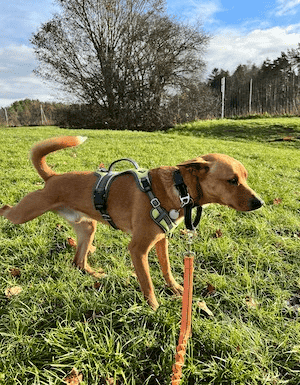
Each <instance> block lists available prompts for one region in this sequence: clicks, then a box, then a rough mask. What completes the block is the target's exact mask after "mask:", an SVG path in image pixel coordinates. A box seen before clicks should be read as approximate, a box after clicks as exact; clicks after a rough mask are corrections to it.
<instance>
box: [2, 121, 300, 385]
mask: <svg viewBox="0 0 300 385" xmlns="http://www.w3.org/2000/svg"><path fill="white" fill-rule="evenodd" d="M0 132H1V144H0V165H1V167H0V180H1V183H0V204H1V205H2V204H15V203H16V202H18V201H19V200H20V199H21V198H22V197H23V196H24V195H25V194H27V193H28V192H29V191H33V190H36V189H37V188H42V186H43V183H42V182H41V180H40V178H39V176H38V175H37V173H36V172H35V170H34V169H33V168H32V166H31V164H30V161H29V159H28V153H29V150H30V148H31V146H32V145H33V144H34V143H35V142H37V141H39V140H41V139H45V138H48V137H51V136H58V135H66V134H67V135H73V134H76V135H78V134H79V135H84V136H88V138H89V140H88V141H86V142H85V143H84V144H83V145H81V146H80V147H78V148H76V149H68V150H64V151H60V152H58V153H56V154H54V155H50V156H49V158H48V163H49V164H51V165H52V167H54V169H55V170H56V171H58V172H66V171H71V170H95V169H96V168H97V166H98V164H99V163H100V162H103V163H105V164H106V165H109V163H110V162H111V161H113V160H115V159H117V158H121V157H131V158H133V159H135V160H136V161H137V162H138V163H139V164H140V166H142V167H148V168H152V167H155V166H158V165H163V164H164V165H176V164H177V163H179V162H181V161H183V160H187V159H191V158H193V157H195V156H196V155H201V154H205V153H208V152H221V153H226V154H228V155H231V156H233V157H235V158H237V159H239V160H240V161H241V162H242V163H243V164H244V165H245V166H246V168H247V169H248V171H249V185H250V186H251V187H252V188H253V189H254V190H256V191H257V192H258V193H259V194H260V196H261V197H262V198H263V200H264V201H265V203H266V204H265V206H264V207H263V208H262V209H261V210H258V211H256V212H252V213H238V212H236V211H234V210H232V209H229V208H226V207H221V206H218V205H211V206H209V207H206V208H205V210H204V215H203V220H202V222H201V225H200V228H199V231H198V236H197V238H196V239H195V240H194V243H193V246H192V248H193V250H194V251H195V253H196V258H195V274H194V303H193V334H192V337H191V339H190V340H189V345H188V350H187V355H186V362H185V366H184V368H183V374H184V376H183V380H182V385H187V384H189V385H192V384H214V385H217V384H222V385H223V384H228V385H231V384H270V385H274V384H276V385H277V384H294V385H296V384H297V385H298V384H299V383H300V343H299V341H300V323H299V312H298V306H297V304H298V303H300V297H299V294H300V268H299V263H300V216H299V214H300V160H299V143H300V141H299V140H298V139H297V138H298V137H299V136H300V120H299V119H298V118H281V119H279V118H278V119H271V118H269V119H255V120H254V119H253V120H224V121H208V122H195V123H190V124H186V125H183V126H178V127H176V128H175V129H171V130H170V131H169V132H166V133H161V132H157V133H142V132H126V131H88V130H84V131H83V130H77V131H76V130H63V129H60V128H56V127H35V128H0ZM286 137H291V138H292V140H288V141H286V140H283V138H286ZM277 140H278V141H277ZM279 140H280V141H279ZM281 140H282V141H281ZM73 237H75V236H74V233H73V232H72V230H71V228H70V227H69V226H68V225H67V224H66V222H64V221H63V219H61V218H60V217H58V216H56V215H55V214H53V213H47V214H45V215H43V216H42V217H40V218H37V219H35V220H34V221H32V222H29V223H27V224H25V225H21V226H15V225H13V224H11V223H9V222H8V221H7V220H5V219H4V218H2V217H0V258H1V259H0V336H1V338H0V384H2V383H3V384H5V385H13V384H20V385H26V384H28V385H31V384H43V385H44V384H45V385H46V384H47V385H50V384H51V385H52V384H62V383H65V382H63V380H64V379H65V378H66V377H67V375H68V373H70V372H71V370H72V368H74V367H75V368H77V370H78V373H81V374H82V382H81V384H86V385H87V384H88V385H96V384H97V385H100V384H117V385H123V384H128V385H143V384H145V385H146V384H149V385H154V384H160V385H164V384H170V378H171V372H172V364H173V362H174V354H175V349H176V345H177V340H178V335H179V327H180V316H181V302H180V299H178V298H174V297H173V295H172V294H171V293H170V292H169V291H168V289H166V288H165V286H164V280H163V278H162V275H161V272H160V269H159V266H158V262H157V258H156V256H155V253H154V252H151V255H150V258H149V260H150V265H151V274H152V277H153V282H154V285H155V288H156V294H157V298H158V301H159V303H160V304H161V306H160V307H159V309H158V310H157V312H153V311H152V310H151V309H150V308H149V307H148V306H147V304H146V302H145V301H144V299H143V297H142V295H141V293H140V290H139V285H138V283H137V280H136V278H135V275H134V270H133V267H132V264H131V261H130V255H129V253H128V251H127V244H128V242H129V239H130V237H129V236H128V235H126V234H123V233H121V232H119V231H115V230H112V229H110V228H109V227H105V226H103V225H99V226H98V231H97V234H96V237H95V245H96V246H97V250H96V252H95V253H94V254H93V256H92V257H91V258H90V262H91V264H92V265H93V266H95V267H97V266H99V267H100V266H101V267H102V268H103V269H104V270H105V272H106V273H107V276H106V277H105V278H103V279H102V280H101V281H100V280H99V281H98V282H97V284H96V285H95V280H94V279H93V278H92V277H90V276H88V275H84V274H82V273H81V272H80V271H78V270H77V269H75V268H74V267H73V266H72V265H71V261H72V258H73V256H74V249H72V247H71V246H70V245H69V242H68V241H67V240H68V238H73ZM186 250H187V243H186V239H184V237H183V235H182V233H181V231H180V229H178V230H176V231H175V233H174V235H173V237H172V238H171V239H170V259H171V264H172V269H173V271H174V275H175V277H176V278H177V280H178V281H182V276H183V254H184V252H185V251H186ZM207 283H209V284H211V285H213V286H214V287H215V294H214V295H212V296H208V297H205V298H204V295H205V289H206V287H207ZM14 287H19V288H20V289H19V291H20V290H21V289H22V291H20V292H19V294H16V295H12V296H10V295H9V293H8V291H7V289H8V288H14ZM203 300H205V302H206V304H207V306H208V307H209V309H210V310H211V311H212V312H213V314H214V317H210V318H206V317H205V316H204V315H203V313H202V312H201V309H200V308H199V306H198V302H199V301H203Z"/></svg>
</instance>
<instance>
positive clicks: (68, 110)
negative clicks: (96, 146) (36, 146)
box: [0, 44, 300, 131]
mask: <svg viewBox="0 0 300 385" xmlns="http://www.w3.org/2000/svg"><path fill="white" fill-rule="evenodd" d="M223 77H225V79H226V86H225V117H233V116H245V115H248V114H265V113H268V114H270V115H282V114H293V115H300V44H299V46H298V48H297V49H291V50H288V52H287V53H284V52H283V53H281V56H280V57H278V58H277V59H275V60H273V61H271V60H268V59H267V60H265V61H264V62H263V64H262V65H261V66H260V67H258V66H256V65H239V66H238V67H237V68H236V70H235V71H234V73H233V74H232V75H230V73H229V72H228V71H226V70H223V69H217V68H216V69H214V70H213V71H212V73H211V75H210V76H209V77H208V80H207V81H206V82H196V81H195V80H194V81H190V83H189V84H188V85H186V87H185V89H184V91H182V92H179V93H176V94H174V95H173V96H168V97H165V98H163V99H162V101H161V106H160V108H159V109H158V113H157V116H156V117H155V121H156V123H157V124H156V125H154V124H153V123H152V119H150V118H149V120H148V122H149V124H147V119H146V118H145V119H143V121H142V122H141V123H140V124H139V122H137V123H136V124H135V125H134V126H133V127H132V128H131V129H136V130H146V131H154V130H161V129H166V128H169V127H172V126H174V125H175V124H177V123H184V122H187V121H192V120H198V119H212V118H219V117H220V116H221V79H222V78H223ZM7 122H8V125H9V126H34V125H57V126H60V127H74V128H90V129H128V124H125V123H124V124H122V123H120V119H115V120H114V119H112V118H111V116H110V115H109V114H108V113H107V110H106V109H105V108H102V107H101V106H99V105H98V104H63V103H42V102H40V101H38V100H29V99H26V100H21V101H17V102H14V103H13V104H12V105H11V106H10V107H8V108H6V109H0V125H6V124H7ZM145 122H146V123H145Z"/></svg>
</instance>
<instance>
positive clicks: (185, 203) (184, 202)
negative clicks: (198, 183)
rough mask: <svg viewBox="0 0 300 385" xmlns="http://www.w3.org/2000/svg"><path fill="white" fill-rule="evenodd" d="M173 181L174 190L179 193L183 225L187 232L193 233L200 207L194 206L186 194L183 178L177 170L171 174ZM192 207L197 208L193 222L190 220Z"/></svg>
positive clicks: (200, 211) (198, 219) (200, 213)
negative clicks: (182, 211)
mask: <svg viewBox="0 0 300 385" xmlns="http://www.w3.org/2000/svg"><path fill="white" fill-rule="evenodd" d="M173 180H174V184H175V187H176V189H177V190H178V192H179V199H180V202H181V207H182V208H184V223H185V226H186V228H187V229H188V230H192V231H194V230H195V229H196V227H197V226H198V225H199V222H200V220H201V215H202V206H195V204H194V202H193V200H192V198H191V196H190V194H189V193H188V188H187V186H186V184H185V183H184V180H183V177H182V175H181V173H180V171H179V170H175V171H174V173H173ZM194 207H197V213H196V217H195V220H194V221H193V220H192V210H193V208H194Z"/></svg>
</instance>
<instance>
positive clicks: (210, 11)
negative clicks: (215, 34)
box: [187, 0, 223, 25]
mask: <svg viewBox="0 0 300 385" xmlns="http://www.w3.org/2000/svg"><path fill="white" fill-rule="evenodd" d="M190 4H191V5H192V9H191V10H190V12H188V15H187V16H188V17H189V21H190V23H193V22H194V21H196V20H197V19H200V20H201V21H202V22H203V23H205V25H207V24H211V23H214V22H215V21H216V20H215V14H216V13H218V12H221V11H222V10H223V7H222V5H221V3H220V1H218V0H207V1H201V0H191V2H190Z"/></svg>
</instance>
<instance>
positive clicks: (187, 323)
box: [171, 208, 202, 385]
mask: <svg viewBox="0 0 300 385" xmlns="http://www.w3.org/2000/svg"><path fill="white" fill-rule="evenodd" d="M201 213H202V208H201ZM201 213H200V218H201ZM200 218H198V219H199V221H200ZM194 223H195V222H194ZM198 223H199V222H198ZM187 234H188V252H187V253H186V255H185V257H184V283H183V296H182V311H181V325H180V334H179V339H178V345H177V348H176V355H175V363H174V365H173V367H172V370H173V375H172V382H171V385H179V384H180V381H181V377H182V367H183V365H184V356H185V353H186V347H187V342H188V339H189V337H190V335H191V329H192V303H193V273H194V266H193V263H194V253H193V252H191V245H192V240H193V237H194V235H195V230H193V231H192V230H187Z"/></svg>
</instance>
